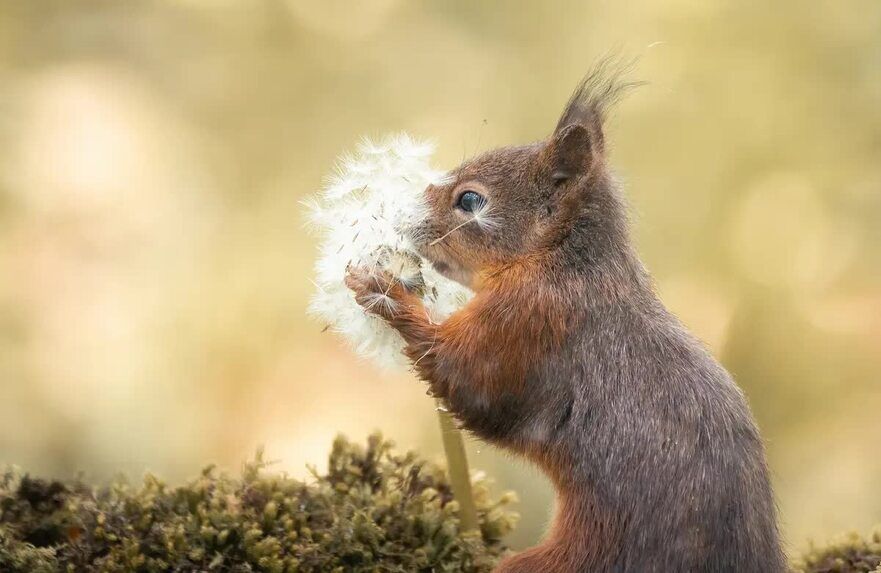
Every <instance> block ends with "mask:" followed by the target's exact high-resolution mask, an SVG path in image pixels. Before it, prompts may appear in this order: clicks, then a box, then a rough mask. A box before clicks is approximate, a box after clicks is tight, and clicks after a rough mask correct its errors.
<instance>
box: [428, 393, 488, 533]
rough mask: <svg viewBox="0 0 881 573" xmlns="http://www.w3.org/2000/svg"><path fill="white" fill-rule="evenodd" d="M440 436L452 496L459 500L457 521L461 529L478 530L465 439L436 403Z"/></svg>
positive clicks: (448, 415) (450, 417) (450, 418)
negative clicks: (451, 487)
mask: <svg viewBox="0 0 881 573" xmlns="http://www.w3.org/2000/svg"><path fill="white" fill-rule="evenodd" d="M437 413H438V418H439V420H440V427H441V438H442V439H443V442H444V453H446V456H447V470H448V471H449V472H450V484H451V485H452V486H453V496H454V497H455V498H456V501H457V502H459V523H460V524H461V527H462V531H472V530H477V531H480V528H479V525H478V523H477V506H476V505H475V504H474V496H473V495H472V493H471V477H470V476H469V475H468V457H467V456H466V455H465V441H464V440H463V439H462V432H460V431H459V429H458V428H457V427H456V425H455V424H454V423H453V417H452V416H450V414H449V413H447V411H446V410H445V409H444V408H443V406H442V405H441V404H440V403H438V410H437Z"/></svg>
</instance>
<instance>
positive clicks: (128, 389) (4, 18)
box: [0, 0, 881, 549]
mask: <svg viewBox="0 0 881 573" xmlns="http://www.w3.org/2000/svg"><path fill="white" fill-rule="evenodd" d="M610 49H617V50H619V51H620V52H621V53H623V54H625V55H632V56H636V57H638V58H639V63H638V65H637V67H636V70H635V71H634V73H633V77H634V79H642V80H646V81H647V82H648V85H646V86H645V87H642V88H640V89H638V90H637V91H636V92H634V93H632V94H631V95H630V96H629V97H628V98H627V99H626V101H624V102H623V103H622V104H621V105H620V106H619V107H618V108H617V110H616V112H615V114H614V116H613V118H612V121H611V122H610V125H609V135H608V137H609V138H610V139H611V142H612V145H613V151H612V153H613V162H614V164H615V165H616V166H617V168H618V170H619V171H620V174H621V177H622V179H623V181H624V184H625V185H626V188H627V190H628V193H629V196H630V198H631V201H632V205H633V211H634V226H635V234H636V237H637V240H638V243H639V247H640V250H641V252H642V253H643V256H644V259H645V261H646V263H647V265H648V266H649V268H650V269H651V270H652V271H653V272H654V275H655V277H656V279H657V284H658V288H659V291H660V293H661V295H662V297H663V299H664V301H665V302H666V303H667V304H668V305H669V306H670V307H671V308H672V309H673V310H674V311H675V312H676V313H677V314H679V315H680V316H681V318H682V319H683V320H684V321H685V322H686V323H687V324H688V325H689V326H690V327H691V328H692V329H693V330H694V331H696V332H697V333H698V334H699V335H700V336H701V337H702V338H703V339H704V340H705V341H706V342H707V344H708V345H709V347H710V348H711V349H712V351H713V352H714V354H715V355H716V356H718V357H719V358H720V359H721V361H722V362H723V363H724V364H725V366H727V367H728V368H729V369H730V370H731V371H732V372H733V373H734V374H735V375H736V377H737V380H738V381H739V383H740V384H741V385H742V386H743V388H744V389H745V391H746V392H747V394H748V396H749V399H750V402H751V404H752V407H753V409H754V411H755V414H756V416H757V418H758V421H759V424H760V426H761V428H762V430H763V432H764V436H765V438H766V440H767V443H768V450H769V457H770V463H771V466H772V470H773V474H774V481H775V485H776V491H777V495H778V497H779V504H780V507H781V520H782V526H783V530H784V532H785V535H786V538H787V540H788V542H789V545H790V547H791V548H792V549H798V548H801V547H804V546H805V545H806V543H807V540H808V539H809V538H815V539H822V538H825V537H827V536H828V535H830V534H832V533H835V532H838V531H840V530H846V529H850V528H857V529H866V528H868V527H869V526H870V525H871V524H873V523H875V522H879V521H881V488H879V487H878V484H879V482H881V455H879V448H881V446H879V444H881V423H879V415H878V412H879V411H881V380H879V370H881V251H879V248H878V247H879V245H881V3H879V2H877V0H854V1H847V2H819V1H811V2H801V1H798V0H783V1H778V2H759V1H753V0H747V1H743V0H737V1H735V0H730V1H720V2H705V1H701V0H668V1H665V2H653V1H650V0H637V1H632V2H614V1H612V0H604V1H595V2H556V1H549V2H530V3H509V2H501V1H491V2H481V3H476V2H469V1H466V0H457V1H445V2H439V1H438V2H405V1H404V0H373V1H370V2H347V1H342V0H322V1H315V2H306V1H301V0H261V1H257V0H252V1H249V2H235V1H232V0H226V1H223V0H210V1H209V0H176V1H173V0H152V1H147V0H130V1H127V2H119V1H118V0H104V1H97V0H95V1H89V0H76V1H74V0H3V1H2V3H0V464H4V463H15V464H18V465H21V466H23V467H24V468H27V469H28V470H30V471H32V472H35V473H38V474H43V475H50V476H70V475H72V474H74V473H75V472H78V471H84V472H85V473H86V475H87V476H88V479H90V480H92V481H96V482H100V481H102V480H107V479H109V478H110V477H112V476H113V475H114V474H116V473H117V472H122V473H125V474H128V475H131V476H138V475H139V474H141V473H143V472H145V471H147V470H150V471H154V472H157V473H159V474H160V475H162V476H164V477H166V478H168V479H169V480H171V481H173V482H174V481H181V480H183V479H185V478H187V477H189V476H193V475H195V474H196V473H197V472H198V470H199V469H200V468H201V467H202V466H204V465H206V464H208V463H210V462H217V463H219V464H220V465H221V466H223V467H226V468H229V469H231V470H235V469H237V468H238V467H239V465H240V464H241V462H242V461H243V460H245V459H247V458H249V457H251V456H252V455H253V453H254V451H255V450H256V448H257V447H258V445H260V444H264V445H265V446H266V449H267V453H268V457H269V458H272V459H276V460H279V462H278V464H277V465H276V467H277V468H280V469H283V470H286V471H289V472H291V473H293V474H295V475H305V473H306V471H305V464H307V463H311V464H315V465H317V466H318V467H319V468H321V467H322V466H323V464H324V456H325V455H326V453H327V451H328V449H329V446H330V443H331V440H332V438H333V436H334V435H335V434H336V433H337V432H344V433H346V434H348V435H349V436H350V437H353V438H361V437H363V436H365V435H366V434H367V433H368V432H370V431H371V430H373V429H376V428H378V429H381V430H383V431H384V432H385V433H386V434H387V435H389V436H391V437H393V438H395V439H396V440H397V442H398V443H399V445H400V446H401V447H408V448H409V447H412V448H416V449H418V450H419V451H420V452H422V453H423V454H425V455H426V456H428V457H431V458H439V457H440V453H441V443H440V436H439V432H438V428H437V420H436V417H435V412H434V405H433V402H432V401H431V400H430V399H429V398H427V397H426V396H425V391H424V388H423V387H422V385H421V384H420V383H418V382H417V381H415V380H414V379H413V378H412V377H411V376H410V375H408V374H389V373H385V372H381V371H379V370H377V369H375V368H374V367H373V366H371V365H370V364H367V363H364V362H362V361H359V360H358V359H356V358H355V357H354V356H353V355H352V353H351V352H349V351H348V350H347V348H346V347H345V345H344V344H343V343H342V342H341V341H340V340H337V339H335V338H334V337H333V336H332V335H331V334H327V333H322V327H323V325H322V324H318V323H316V322H314V321H313V320H310V319H309V318H308V317H307V316H306V315H305V307H306V304H307V300H308V297H309V295H310V293H311V290H312V286H311V284H310V282H309V278H310V275H311V273H312V271H311V265H312V263H313V258H314V255H315V249H314V248H315V240H314V238H313V237H310V236H309V234H308V233H307V232H306V231H305V229H304V225H303V216H302V207H301V206H300V204H299V201H301V200H302V199H304V198H305V197H307V196H308V195H309V194H311V193H313V192H315V191H316V190H318V189H319V188H320V187H321V185H322V180H323V177H324V176H325V175H327V174H328V173H329V172H330V171H331V170H332V168H333V165H334V162H335V158H336V157H337V156H338V155H339V154H340V153H341V152H343V151H345V150H347V149H351V148H352V147H353V146H354V144H355V143H356V141H357V140H358V138H359V137H361V136H362V135H382V134H385V133H388V132H391V131H398V130H407V131H410V132H412V133H413V134H415V135H417V136H420V137H430V138H434V139H435V140H436V141H437V142H438V153H437V164H438V166H439V167H452V166H454V165H455V164H457V163H458V162H459V161H460V160H461V159H462V157H463V156H465V155H470V154H473V153H475V152H477V151H481V150H484V149H487V148H490V147H493V146H497V145H501V144H511V143H522V142H527V141H531V140H536V139H540V138H543V137H544V136H546V135H547V134H548V133H549V132H550V131H551V129H552V128H553V126H554V124H555V122H556V119H557V114H558V113H559V111H560V110H561V108H562V106H563V104H564V102H565V100H566V99H567V97H568V95H569V92H570V91H571V89H572V88H573V86H574V85H575V84H576V82H577V81H578V80H579V78H580V77H581V76H582V74H583V73H584V72H585V71H586V70H587V69H588V68H589V66H590V65H591V63H592V62H593V61H595V60H596V59H597V58H598V57H600V56H601V55H603V54H604V53H606V52H608V51H609V50H610ZM469 452H470V456H471V464H472V466H473V468H476V469H481V470H484V471H486V472H487V473H488V474H489V475H491V476H493V477H494V478H495V479H496V482H497V485H498V488H499V489H500V490H501V489H508V488H512V489H515V490H517V491H518V492H519V493H520V496H521V499H522V503H521V504H520V506H519V510H520V511H521V513H522V522H521V525H520V527H519V528H518V530H517V533H516V534H515V535H514V536H513V537H512V539H511V542H512V544H513V545H514V546H515V547H522V546H524V545H527V544H530V543H532V542H534V541H535V540H536V539H537V538H538V537H540V535H541V534H542V531H543V530H544V527H545V526H546V524H547V522H548V518H549V515H550V511H551V505H552V492H551V490H550V488H549V486H548V485H547V483H546V482H545V480H544V479H543V478H542V477H541V476H540V475H539V474H538V473H537V472H536V471H534V470H532V469H531V468H529V467H528V466H526V465H525V464H524V463H522V462H518V461H515V460H511V459H509V458H507V457H506V456H505V455H503V454H500V453H499V452H497V451H495V450H493V449H492V448H489V447H486V446H484V445H482V444H481V443H479V442H477V441H472V442H471V443H470V444H469Z"/></svg>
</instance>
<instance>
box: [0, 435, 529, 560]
mask: <svg viewBox="0 0 881 573" xmlns="http://www.w3.org/2000/svg"><path fill="white" fill-rule="evenodd" d="M265 465H266V464H265V463H264V462H263V461H262V459H261V457H260V456H258V458H257V460H256V461H254V462H252V463H250V464H248V465H246V466H245V468H244V470H243V472H242V474H241V476H239V477H230V476H227V475H224V474H222V473H220V472H218V471H216V470H215V469H214V468H212V467H209V468H206V469H205V470H204V471H203V472H202V475H201V476H199V477H198V478H197V479H195V480H193V481H191V482H190V483H188V484H186V485H183V486H181V487H170V486H168V485H166V484H165V483H163V482H162V481H160V480H159V479H157V478H155V477H153V476H147V477H146V479H145V480H144V483H143V484H142V485H140V486H138V487H131V486H129V485H127V484H125V483H123V482H118V483H115V484H113V485H111V486H110V487H107V488H103V489H98V490H96V489H93V488H90V487H87V486H85V485H83V484H82V483H78V482H73V483H61V482H57V481H52V482H47V481H43V480H37V479H33V478H30V477H28V476H27V475H22V474H21V473H19V472H15V471H8V472H6V473H5V474H3V475H2V476H0V571H3V572H4V573H5V572H28V573H32V572H40V573H42V572H54V571H101V572H117V571H119V572H122V571H126V572H128V571H137V572H154V571H156V572H158V571H227V572H246V571H270V572H289V571H299V572H311V571H340V572H343V571H346V572H348V571H354V572H368V571H370V572H373V571H377V572H386V571H387V572H402V573H403V572H407V573H409V572H413V571H425V572H428V571H437V572H441V571H450V572H452V571H469V572H483V571H490V570H491V569H492V567H493V565H494V564H495V563H496V561H497V560H498V558H499V556H500V555H501V554H502V553H503V552H504V551H505V547H504V545H503V543H502V538H503V536H504V535H505V534H506V533H508V532H509V531H510V530H511V529H512V527H513V524H514V520H515V515H514V514H513V513H512V512H511V511H509V510H508V509H507V507H506V506H507V504H508V503H509V502H511V501H512V500H513V496H512V495H511V494H507V495H503V496H502V497H501V498H500V499H491V498H490V496H489V492H488V489H487V484H486V483H485V482H484V481H482V480H476V481H475V483H474V489H475V496H476V501H477V506H478V513H479V518H480V528H481V531H480V532H462V531H460V529H459V521H458V518H457V503H456V502H455V501H453V499H452V494H451V493H450V485H449V482H448V481H447V477H446V475H445V473H444V471H443V470H442V469H441V468H440V467H438V466H436V465H434V464H430V463H426V462H424V461H422V460H420V459H418V458H417V457H416V456H415V455H414V454H413V453H406V454H397V453H395V452H394V451H393V450H392V444H391V443H390V442H388V441H385V440H383V439H382V438H381V437H380V436H378V435H374V436H372V437H370V438H369V439H368V442H367V446H366V447H362V446H359V445H355V444H352V443H350V442H348V441H346V440H345V439H343V438H338V439H337V440H336V441H335V442H334V445H333V450H332V452H331V454H330V463H329V469H328V472H327V474H325V475H315V476H314V478H313V479H311V480H307V481H305V482H304V481H300V480H296V479H292V478H289V477H285V476H283V475H278V474H273V473H272V472H268V471H264V468H265Z"/></svg>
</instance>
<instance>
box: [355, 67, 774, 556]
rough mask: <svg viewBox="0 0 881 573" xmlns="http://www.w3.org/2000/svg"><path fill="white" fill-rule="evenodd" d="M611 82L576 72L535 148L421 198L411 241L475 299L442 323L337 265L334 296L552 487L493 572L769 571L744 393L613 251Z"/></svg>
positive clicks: (763, 491) (621, 227) (622, 212)
mask: <svg viewBox="0 0 881 573" xmlns="http://www.w3.org/2000/svg"><path fill="white" fill-rule="evenodd" d="M625 86H626V84H624V83H622V82H620V81H618V80H615V79H608V77H606V76H605V74H604V73H603V71H602V70H600V71H598V72H594V73H591V74H588V76H587V77H586V78H585V80H583V81H582V82H581V84H580V85H579V86H578V87H577V89H576V90H575V92H574V94H573V95H572V97H571V99H570V100H569V102H568V105H567V106H566V108H565V110H564V111H563V114H562V116H561V117H560V119H559V122H558V124H557V126H556V128H555V129H554V131H553V133H552V134H551V135H550V137H548V138H546V139H544V140H542V141H538V142H536V143H531V144H527V145H521V146H515V147H505V148H501V149H496V150H493V151H489V152H487V153H484V154H482V155H480V156H478V157H476V158H473V159H470V160H468V161H466V162H464V163H463V164H462V165H460V166H459V167H457V168H456V169H455V170H453V171H452V172H451V176H450V178H449V182H447V183H444V184H440V185H432V186H429V187H428V188H427V189H426V190H425V201H426V203H427V212H426V216H425V218H424V220H422V221H420V222H419V223H418V224H416V225H415V226H414V228H413V229H412V230H411V231H410V235H411V237H412V239H413V242H414V244H415V245H416V248H417V250H418V251H419V253H420V254H421V255H422V256H423V257H425V258H426V259H427V260H428V261H430V262H431V263H432V264H433V265H434V267H435V268H436V269H437V270H438V271H439V272H441V273H442V274H444V275H445V276H448V277H450V278H452V279H454V280H456V281H458V282H460V283H462V284H465V285H467V286H469V287H471V288H472V289H473V290H474V293H475V294H474V297H473V298H472V299H471V301H470V302H469V303H468V304H467V305H466V306H465V307H463V308H462V309H461V310H459V311H457V312H455V313H454V314H452V315H451V316H450V317H449V318H448V319H447V320H445V321H444V322H443V323H441V324H436V323H434V322H432V321H431V320H430V319H429V318H428V314H427V313H426V311H425V308H424V307H423V305H422V302H421V299H420V298H419V296H417V295H416V294H415V293H413V292H411V291H409V290H408V289H407V287H406V286H405V285H403V284H401V283H400V282H399V281H396V280H394V279H393V278H392V277H390V276H389V275H387V274H382V273H380V274H377V273H375V272H374V273H371V272H368V271H367V270H365V269H357V268H356V269H351V270H350V272H349V275H348V277H347V284H348V286H349V288H351V289H352V290H353V291H354V293H355V297H356V300H358V301H359V302H360V303H362V304H363V305H364V306H365V307H368V308H369V309H370V310H371V312H374V313H376V314H378V315H380V316H381V317H382V318H383V319H385V320H386V321H387V322H388V323H389V324H390V325H391V326H392V327H393V328H395V329H396V330H397V331H398V332H399V333H400V334H401V336H402V337H403V339H404V340H405V342H406V349H405V353H406V354H407V356H408V357H409V359H410V360H411V361H412V364H413V365H414V368H415V371H416V372H417V374H418V376H419V377H420V378H422V379H423V380H424V381H425V382H426V383H427V384H428V386H429V389H430V392H431V393H432V394H434V395H435V396H436V397H438V398H439V399H441V400H442V401H443V402H444V403H445V405H446V407H448V408H449V410H450V411H451V412H452V413H453V414H454V415H455V416H456V418H457V419H458V420H459V421H460V423H461V424H462V425H463V427H464V428H466V429H467V430H469V431H470V432H472V433H473V434H475V435H476V436H478V437H480V438H482V439H484V440H486V441H488V442H490V443H492V444H495V445H497V446H499V447H501V448H503V449H505V450H508V451H510V452H513V453H515V454H517V455H520V456H523V457H525V458H527V459H529V460H531V461H532V462H534V463H535V464H537V465H538V466H539V467H540V468H541V469H542V470H543V471H544V472H545V473H546V474H547V475H548V476H549V478H550V479H551V480H552V482H553V484H554V486H555V488H556V492H557V501H558V504H557V511H556V515H555V518H554V521H553V524H552V527H551V529H550V531H549V533H548V535H547V537H546V539H545V540H544V542H543V543H541V544H540V545H538V546H536V547H533V548H531V549H528V550H526V551H524V552H522V553H519V554H516V555H514V556H512V557H509V558H507V559H505V560H503V561H502V563H501V564H500V565H499V566H498V568H497V570H496V571H498V572H499V573H532V572H540V573H552V572H560V573H563V572H591V573H593V572H607V571H608V572H638V573H645V572H659V573H671V572H698V571H705V572H729V571H730V572H735V571H736V572H740V573H749V572H762V573H768V572H771V573H774V572H779V571H784V570H785V561H784V557H783V552H782V550H781V545H780V540H779V535H778V530H777V525H776V516H775V514H776V509H775V505H774V500H773V494H772V491H771V486H770V483H769V479H768V470H767V467H766V463H765V459H764V458H765V456H764V448H763V444H762V441H761V438H760V436H759V432H758V430H757V428H756V425H755V423H754V421H753V418H752V415H751V413H750V410H749V407H748V405H747V403H746V400H745V398H744V396H743V394H742V392H741V391H740V389H739V388H738V387H737V386H736V385H735V383H734V382H733V380H732V378H731V376H730V375H729V374H728V372H726V371H725V369H724V368H723V367H722V366H721V365H719V363H718V362H717V361H716V360H715V359H714V358H713V357H712V356H711V355H710V354H709V353H708V352H707V351H706V350H705V348H704V346H703V345H702V344H701V343H700V342H699V341H698V340H697V339H695V338H694V337H693V336H692V335H691V334H690V333H689V332H688V331H687V330H686V329H685V328H684V327H683V326H682V324H681V323H680V322H679V321H678V320H677V319H676V318H675V317H674V316H673V315H672V314H671V313H670V312H669V311H668V310H667V309H666V308H665V307H664V305H663V304H662V303H661V301H660V300H659V299H658V296H657V295H656V294H655V292H654V289H653V286H652V281H651V279H650V277H649V274H648V272H647V271H646V270H645V268H644V267H643V265H642V263H641V262H640V260H639V258H638V257H637V255H636V253H635V251H634V248H633V245H632V241H631V239H630V235H629V230H628V220H627V214H626V209H625V204H624V200H623V198H622V193H621V190H620V188H619V186H618V185H617V184H616V182H615V179H614V177H613V175H612V173H611V171H610V169H609V166H608V163H607V153H606V149H607V146H606V144H605V140H604V127H603V124H604V119H605V117H606V116H607V111H608V109H609V106H610V104H611V103H613V102H614V101H615V100H616V98H617V97H618V96H619V95H620V93H621V92H622V90H623V88H624V87H625ZM377 295H384V296H386V297H387V302H388V304H384V305H376V304H372V302H374V301H375V300H376V296H377Z"/></svg>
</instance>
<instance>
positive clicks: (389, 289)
mask: <svg viewBox="0 0 881 573" xmlns="http://www.w3.org/2000/svg"><path fill="white" fill-rule="evenodd" d="M346 286H348V287H349V288H350V289H351V290H352V292H354V293H355V301H357V302H358V304H360V305H361V306H362V307H364V310H366V311H368V312H371V313H373V314H375V315H377V316H381V317H382V318H384V319H386V320H392V319H393V318H395V316H397V315H398V314H399V313H400V312H401V311H402V310H404V309H405V308H406V306H412V305H414V304H421V301H420V300H419V298H418V297H417V296H416V295H415V294H413V293H412V292H410V291H408V290H407V289H406V288H405V287H404V285H403V284H401V281H399V280H398V279H396V278H395V277H393V276H392V275H391V274H389V273H388V272H386V271H381V270H374V271H371V270H369V269H366V268H352V269H349V271H348V273H347V274H346Z"/></svg>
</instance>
